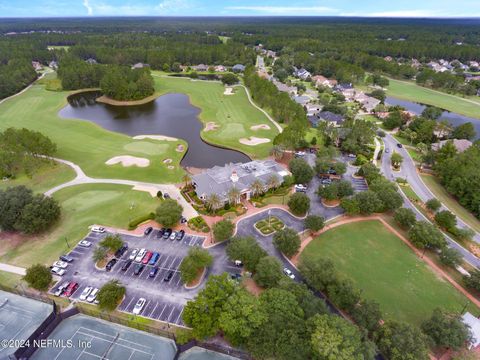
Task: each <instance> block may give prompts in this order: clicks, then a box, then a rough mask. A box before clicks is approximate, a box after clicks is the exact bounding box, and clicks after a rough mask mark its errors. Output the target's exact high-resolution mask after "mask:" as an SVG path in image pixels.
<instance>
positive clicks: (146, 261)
mask: <svg viewBox="0 0 480 360" xmlns="http://www.w3.org/2000/svg"><path fill="white" fill-rule="evenodd" d="M152 255H153V253H152V252H151V251H147V253H146V254H145V256H144V257H143V259H142V264H144V265H147V264H148V262H149V261H150V259H151V258H152Z"/></svg>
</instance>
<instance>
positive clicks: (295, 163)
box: [288, 158, 314, 184]
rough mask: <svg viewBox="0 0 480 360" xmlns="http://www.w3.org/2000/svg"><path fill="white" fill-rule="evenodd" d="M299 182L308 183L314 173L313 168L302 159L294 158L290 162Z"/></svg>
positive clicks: (296, 180) (290, 167) (291, 169)
mask: <svg viewBox="0 0 480 360" xmlns="http://www.w3.org/2000/svg"><path fill="white" fill-rule="evenodd" d="M288 167H289V169H290V171H291V172H292V175H293V177H294V178H295V182H296V183H297V184H308V183H309V182H310V181H311V180H312V178H313V175H314V172H313V169H312V167H311V166H310V165H308V163H307V162H306V161H305V160H303V159H301V158H296V159H292V160H291V161H290V163H289V164H288Z"/></svg>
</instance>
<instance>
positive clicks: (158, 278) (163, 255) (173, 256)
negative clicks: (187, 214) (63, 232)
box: [51, 229, 204, 325]
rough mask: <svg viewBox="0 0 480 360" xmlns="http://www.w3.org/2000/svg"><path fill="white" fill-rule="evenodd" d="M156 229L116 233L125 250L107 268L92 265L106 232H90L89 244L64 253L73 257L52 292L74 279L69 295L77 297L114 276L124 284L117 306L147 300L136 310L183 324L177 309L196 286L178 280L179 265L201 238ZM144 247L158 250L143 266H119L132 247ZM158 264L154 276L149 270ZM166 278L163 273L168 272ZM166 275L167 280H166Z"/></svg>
mask: <svg viewBox="0 0 480 360" xmlns="http://www.w3.org/2000/svg"><path fill="white" fill-rule="evenodd" d="M157 232H158V229H155V230H154V231H153V232H152V233H150V234H149V235H147V236H133V235H123V234H120V236H121V238H122V240H123V241H124V243H125V244H127V245H128V250H127V251H126V252H125V253H124V254H123V255H122V256H121V257H120V258H119V259H118V261H117V263H116V264H115V265H114V266H113V267H112V269H111V270H110V271H106V270H104V269H98V268H96V267H95V265H94V261H93V259H92V255H93V252H94V249H95V247H96V246H97V245H98V243H99V242H100V241H101V240H102V239H103V238H104V237H105V236H107V235H108V233H94V232H91V233H89V234H88V235H87V237H85V238H84V240H86V241H89V242H91V243H92V245H91V246H89V247H82V246H80V245H76V246H75V247H74V248H73V249H72V251H71V252H70V253H69V254H68V255H70V256H71V257H72V258H73V259H74V260H73V262H71V263H70V264H69V265H68V267H67V269H66V270H67V271H66V273H65V275H63V276H62V277H61V280H60V281H59V282H58V283H57V284H56V285H55V286H54V287H53V288H52V289H51V292H52V293H55V291H56V290H57V289H58V287H59V286H61V285H62V284H64V283H66V282H71V281H75V282H77V283H78V284H79V287H78V288H77V289H76V291H75V292H74V293H73V294H72V296H71V297H70V298H71V299H74V300H78V301H80V299H79V297H80V295H81V293H82V291H83V290H84V289H85V288H86V287H88V286H91V287H94V288H101V287H102V286H103V285H104V284H105V283H106V282H108V281H110V280H113V279H116V280H118V281H119V282H120V283H121V284H122V285H124V286H125V287H126V288H127V292H126V296H125V299H124V300H123V302H122V303H121V304H120V306H119V310H120V311H125V312H129V313H131V312H132V310H133V307H134V306H135V304H136V302H137V301H138V299H140V298H145V299H146V300H147V302H146V304H145V306H144V307H143V309H142V310H141V312H140V315H141V316H145V317H149V318H152V319H156V320H161V321H165V322H169V323H172V324H177V325H183V323H182V319H181V313H182V311H183V307H184V305H185V304H186V302H187V301H188V300H190V299H192V298H194V297H195V295H196V292H197V290H188V289H186V288H185V287H184V286H183V284H182V281H181V277H180V271H179V266H180V264H181V262H182V260H183V258H184V257H185V256H186V255H187V253H188V251H189V249H191V248H192V247H194V246H201V245H202V243H203V241H204V238H203V237H200V236H195V235H189V234H185V236H184V238H183V239H182V240H181V241H178V240H170V239H164V238H158V237H157ZM142 248H144V249H146V250H147V251H151V252H157V253H159V257H158V259H157V260H156V261H155V263H154V264H145V265H144V267H143V269H142V270H141V271H140V272H138V273H137V274H136V273H135V269H136V267H137V264H139V263H138V262H135V261H134V262H133V263H132V264H131V265H130V266H129V267H128V269H126V270H124V269H122V267H123V266H124V264H125V263H126V262H127V261H128V260H129V258H130V255H131V253H132V250H133V249H142ZM154 267H158V271H157V273H156V274H155V275H154V276H150V271H151V270H152V269H153V268H154ZM170 273H171V275H170V278H169V279H168V278H167V275H168V274H170ZM167 279H168V280H167Z"/></svg>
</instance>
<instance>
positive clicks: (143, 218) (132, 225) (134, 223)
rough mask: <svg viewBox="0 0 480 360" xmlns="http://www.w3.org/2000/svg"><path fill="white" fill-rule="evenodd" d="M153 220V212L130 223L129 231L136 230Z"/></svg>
mask: <svg viewBox="0 0 480 360" xmlns="http://www.w3.org/2000/svg"><path fill="white" fill-rule="evenodd" d="M160 196H161V195H160ZM153 219H155V213H153V212H151V213H148V214H145V215H142V216H139V217H137V218H135V219H133V220H132V221H130V222H129V223H128V230H135V229H136V228H137V226H138V225H140V224H141V223H144V222H145V221H148V220H153Z"/></svg>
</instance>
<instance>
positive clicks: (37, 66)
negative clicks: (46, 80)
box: [32, 61, 43, 71]
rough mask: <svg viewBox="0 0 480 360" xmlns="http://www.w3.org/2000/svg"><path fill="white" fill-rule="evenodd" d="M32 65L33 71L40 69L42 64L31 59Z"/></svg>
mask: <svg viewBox="0 0 480 360" xmlns="http://www.w3.org/2000/svg"><path fill="white" fill-rule="evenodd" d="M32 67H33V68H34V69H35V71H41V70H42V69H43V66H42V64H40V63H39V62H38V61H32Z"/></svg>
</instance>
